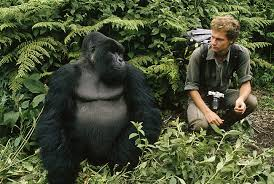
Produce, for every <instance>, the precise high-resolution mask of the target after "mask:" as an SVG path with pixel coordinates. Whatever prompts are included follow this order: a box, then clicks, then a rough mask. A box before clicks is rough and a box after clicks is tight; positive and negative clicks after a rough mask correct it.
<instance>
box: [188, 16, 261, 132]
mask: <svg viewBox="0 0 274 184" xmlns="http://www.w3.org/2000/svg"><path fill="white" fill-rule="evenodd" d="M239 32H240V24H239V22H238V21H237V20H236V19H234V18H233V17H232V16H219V17H216V18H214V19H213V20H212V22H211V33H212V35H211V39H210V44H208V45H207V44H206V45H202V46H200V47H199V48H197V49H196V50H195V51H194V52H193V53H192V55H191V58H190V61H189V65H188V70H187V77H186V82H185V87H184V89H185V91H187V92H188V94H189V96H190V99H189V104H188V109H187V118H188V123H189V124H190V126H191V128H192V129H193V130H195V131H199V130H200V129H201V128H202V129H207V128H208V125H209V124H215V125H217V126H219V127H220V128H224V129H228V128H229V127H230V126H231V125H233V124H234V123H235V122H237V121H239V120H241V119H243V118H244V117H246V116H247V115H248V114H250V113H251V112H253V111H254V110H255V109H256V106H257V98H256V97H255V96H253V95H252V94H251V84H250V80H251V79H252V73H251V71H250V57H249V52H248V50H247V49H246V48H245V47H243V46H240V45H237V44H234V42H235V41H236V39H237V38H238V36H239ZM234 72H236V74H237V76H238V81H239V85H240V88H239V90H236V89H228V87H229V85H230V79H231V78H232V77H233V73H234ZM209 92H214V93H215V94H216V92H219V94H224V98H222V97H220V98H218V100H219V101H221V102H222V103H221V105H220V107H219V109H222V110H223V112H225V113H224V114H223V115H222V116H219V115H218V113H217V112H218V111H215V110H213V109H212V108H210V104H212V95H209Z"/></svg>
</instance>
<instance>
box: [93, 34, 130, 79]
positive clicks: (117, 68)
mask: <svg viewBox="0 0 274 184" xmlns="http://www.w3.org/2000/svg"><path fill="white" fill-rule="evenodd" d="M123 54H124V48H123V46H122V45H121V44H119V43H118V42H116V41H114V40H112V39H109V40H107V41H106V42H104V43H102V44H99V45H98V46H97V47H95V49H94V52H93V54H92V55H93V60H94V62H95V63H94V66H95V69H96V71H98V74H99V76H100V78H101V79H102V80H103V81H104V82H107V83H110V82H111V83H117V82H119V83H120V82H122V81H123V79H124V78H125V76H126V73H127V65H126V62H125V61H124V59H123Z"/></svg>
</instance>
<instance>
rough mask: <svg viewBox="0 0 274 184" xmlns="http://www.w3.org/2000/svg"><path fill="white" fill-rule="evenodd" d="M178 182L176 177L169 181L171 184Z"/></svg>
mask: <svg viewBox="0 0 274 184" xmlns="http://www.w3.org/2000/svg"><path fill="white" fill-rule="evenodd" d="M176 183H177V180H176V179H175V178H174V177H171V178H170V180H169V184H176Z"/></svg>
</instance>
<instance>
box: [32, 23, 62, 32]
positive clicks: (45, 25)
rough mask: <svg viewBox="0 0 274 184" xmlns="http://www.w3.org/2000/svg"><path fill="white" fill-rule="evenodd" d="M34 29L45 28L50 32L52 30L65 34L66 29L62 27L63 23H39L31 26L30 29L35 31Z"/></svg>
mask: <svg viewBox="0 0 274 184" xmlns="http://www.w3.org/2000/svg"><path fill="white" fill-rule="evenodd" d="M35 28H47V29H49V30H50V31H51V30H52V29H54V30H59V29H61V30H63V31H64V32H66V28H65V26H64V24H63V23H61V22H39V23H36V24H34V25H33V26H32V29H35Z"/></svg>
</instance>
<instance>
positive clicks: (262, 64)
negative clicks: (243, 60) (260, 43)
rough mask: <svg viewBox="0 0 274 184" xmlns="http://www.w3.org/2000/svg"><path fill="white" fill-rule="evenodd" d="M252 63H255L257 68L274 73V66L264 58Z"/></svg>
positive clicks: (254, 59) (255, 59)
mask: <svg viewBox="0 0 274 184" xmlns="http://www.w3.org/2000/svg"><path fill="white" fill-rule="evenodd" d="M252 61H254V64H255V65H257V66H260V67H262V68H266V69H270V70H273V71H274V65H272V64H270V63H269V62H267V61H266V60H264V59H262V58H253V59H252Z"/></svg>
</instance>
